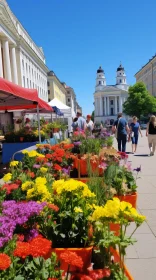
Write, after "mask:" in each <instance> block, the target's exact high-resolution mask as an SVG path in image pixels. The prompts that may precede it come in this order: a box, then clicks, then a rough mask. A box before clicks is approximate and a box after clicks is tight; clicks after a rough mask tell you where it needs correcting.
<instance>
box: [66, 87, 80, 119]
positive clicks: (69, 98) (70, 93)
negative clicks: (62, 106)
mask: <svg viewBox="0 0 156 280" xmlns="http://www.w3.org/2000/svg"><path fill="white" fill-rule="evenodd" d="M66 90H67V94H66V104H67V106H69V107H71V108H72V110H73V112H75V114H76V103H77V102H76V94H75V92H74V90H73V88H71V87H69V86H67V87H66Z"/></svg>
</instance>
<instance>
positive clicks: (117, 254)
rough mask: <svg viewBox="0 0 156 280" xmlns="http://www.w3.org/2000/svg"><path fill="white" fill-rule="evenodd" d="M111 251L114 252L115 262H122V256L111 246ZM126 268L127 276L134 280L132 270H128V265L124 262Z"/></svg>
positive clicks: (129, 279)
mask: <svg viewBox="0 0 156 280" xmlns="http://www.w3.org/2000/svg"><path fill="white" fill-rule="evenodd" d="M111 252H112V253H113V256H114V262H118V263H119V262H120V256H119V253H118V252H117V251H116V250H114V249H113V248H111ZM124 269H125V276H127V278H128V280H134V278H133V277H132V275H131V274H130V272H129V271H128V269H127V267H126V266H125V264H124Z"/></svg>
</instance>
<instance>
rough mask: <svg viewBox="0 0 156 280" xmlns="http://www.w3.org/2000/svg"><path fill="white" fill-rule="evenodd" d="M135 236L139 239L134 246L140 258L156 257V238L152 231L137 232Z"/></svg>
mask: <svg viewBox="0 0 156 280" xmlns="http://www.w3.org/2000/svg"><path fill="white" fill-rule="evenodd" d="M133 237H134V238H135V239H136V240H137V242H136V243H135V244H134V247H135V250H136V252H137V254H138V257H139V258H140V259H149V258H156V238H155V236H154V235H153V234H152V233H151V234H137V233H136V234H134V236H133ZM127 257H128V258H129V256H127Z"/></svg>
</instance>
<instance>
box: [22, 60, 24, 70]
mask: <svg viewBox="0 0 156 280" xmlns="http://www.w3.org/2000/svg"><path fill="white" fill-rule="evenodd" d="M22 67H23V70H24V60H23V59H22Z"/></svg>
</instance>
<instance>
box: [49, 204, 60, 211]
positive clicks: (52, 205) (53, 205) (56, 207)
mask: <svg viewBox="0 0 156 280" xmlns="http://www.w3.org/2000/svg"><path fill="white" fill-rule="evenodd" d="M48 207H49V208H50V209H52V210H54V211H55V212H58V211H59V207H58V206H57V205H55V204H52V203H49V204H48Z"/></svg>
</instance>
